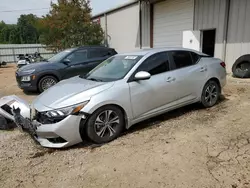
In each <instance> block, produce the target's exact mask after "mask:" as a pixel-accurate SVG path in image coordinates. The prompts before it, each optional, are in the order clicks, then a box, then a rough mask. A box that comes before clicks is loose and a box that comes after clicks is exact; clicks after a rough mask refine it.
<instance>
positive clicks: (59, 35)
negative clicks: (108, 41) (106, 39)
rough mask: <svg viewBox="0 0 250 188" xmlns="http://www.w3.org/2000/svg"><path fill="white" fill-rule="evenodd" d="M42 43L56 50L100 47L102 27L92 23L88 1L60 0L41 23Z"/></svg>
mask: <svg viewBox="0 0 250 188" xmlns="http://www.w3.org/2000/svg"><path fill="white" fill-rule="evenodd" d="M41 24H42V31H43V32H42V34H41V35H40V38H39V40H40V42H41V43H43V44H46V45H47V46H50V47H52V48H53V47H54V46H56V50H60V49H65V48H70V47H75V46H81V45H99V44H100V43H101V42H102V41H103V31H102V29H101V26H100V25H99V24H96V23H92V20H91V8H90V6H89V1H86V0H58V4H54V3H52V4H51V11H50V13H49V14H47V15H46V16H45V17H44V18H43V19H42V21H41Z"/></svg>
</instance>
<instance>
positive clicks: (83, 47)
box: [77, 45, 113, 49]
mask: <svg viewBox="0 0 250 188" xmlns="http://www.w3.org/2000/svg"><path fill="white" fill-rule="evenodd" d="M86 48H105V49H113V48H109V47H106V46H97V45H95V46H94V45H93V46H80V47H78V48H77V49H86Z"/></svg>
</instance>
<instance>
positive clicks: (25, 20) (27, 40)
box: [17, 14, 39, 44]
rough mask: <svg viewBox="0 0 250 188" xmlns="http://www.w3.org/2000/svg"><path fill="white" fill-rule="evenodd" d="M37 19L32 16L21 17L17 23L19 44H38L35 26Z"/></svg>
mask: <svg viewBox="0 0 250 188" xmlns="http://www.w3.org/2000/svg"><path fill="white" fill-rule="evenodd" d="M37 22H38V18H37V17H36V16H35V15H33V14H28V15H21V16H20V18H18V21H17V27H18V31H19V37H20V42H21V43H22V44H33V43H37V42H38V37H39V36H38V32H37V29H36V24H37Z"/></svg>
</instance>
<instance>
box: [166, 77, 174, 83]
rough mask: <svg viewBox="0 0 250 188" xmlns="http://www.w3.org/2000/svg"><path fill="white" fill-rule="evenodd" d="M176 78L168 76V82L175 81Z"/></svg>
mask: <svg viewBox="0 0 250 188" xmlns="http://www.w3.org/2000/svg"><path fill="white" fill-rule="evenodd" d="M175 80H176V79H175V78H172V77H168V78H167V82H174V81H175Z"/></svg>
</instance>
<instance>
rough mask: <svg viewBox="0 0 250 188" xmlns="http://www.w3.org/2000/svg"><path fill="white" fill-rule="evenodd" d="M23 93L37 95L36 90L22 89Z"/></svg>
mask: <svg viewBox="0 0 250 188" xmlns="http://www.w3.org/2000/svg"><path fill="white" fill-rule="evenodd" d="M23 93H24V94H25V95H39V94H40V93H39V92H38V91H23Z"/></svg>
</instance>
